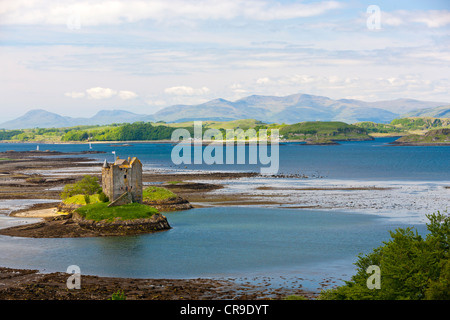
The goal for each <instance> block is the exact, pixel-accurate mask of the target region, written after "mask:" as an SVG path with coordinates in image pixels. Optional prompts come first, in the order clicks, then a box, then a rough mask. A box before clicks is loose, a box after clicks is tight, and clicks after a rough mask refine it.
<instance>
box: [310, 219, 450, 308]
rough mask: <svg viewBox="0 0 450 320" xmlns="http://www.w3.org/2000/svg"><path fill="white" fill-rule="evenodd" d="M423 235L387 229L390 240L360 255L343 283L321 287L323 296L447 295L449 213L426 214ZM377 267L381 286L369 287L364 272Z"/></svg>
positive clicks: (388, 297) (397, 297)
mask: <svg viewBox="0 0 450 320" xmlns="http://www.w3.org/2000/svg"><path fill="white" fill-rule="evenodd" d="M427 218H428V219H429V223H427V229H428V231H429V233H428V234H427V235H426V237H425V238H424V237H422V236H421V235H419V234H418V232H417V230H415V229H414V228H405V229H402V228H399V229H396V230H395V231H391V232H390V236H391V239H390V241H387V242H384V245H382V246H380V247H378V248H375V249H374V250H373V252H371V253H369V254H367V255H359V256H358V260H357V262H356V263H355V265H356V266H357V272H356V274H355V275H354V276H353V277H352V278H351V280H350V281H347V282H346V283H345V285H343V286H340V287H338V288H335V289H330V290H326V291H323V292H322V293H321V295H320V297H319V298H320V299H323V300H403V299H407V300H423V299H432V300H437V299H444V300H449V299H450V257H449V247H450V241H449V239H450V217H449V215H448V214H441V213H439V212H438V213H436V214H432V215H427ZM370 265H376V266H379V267H380V274H381V277H380V279H381V281H380V289H369V288H368V286H367V279H368V277H369V276H370V274H368V273H367V272H366V270H367V268H368V267H369V266H370Z"/></svg>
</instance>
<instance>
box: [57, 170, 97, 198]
mask: <svg viewBox="0 0 450 320" xmlns="http://www.w3.org/2000/svg"><path fill="white" fill-rule="evenodd" d="M101 191H102V187H101V186H100V184H99V183H98V178H97V177H93V176H89V175H87V176H84V178H83V179H82V180H81V181H78V182H77V183H74V184H67V185H65V186H64V189H63V192H62V193H61V198H62V199H66V198H68V197H72V196H74V195H78V194H81V195H93V194H96V193H99V192H101Z"/></svg>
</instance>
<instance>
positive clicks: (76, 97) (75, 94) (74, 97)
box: [64, 91, 84, 99]
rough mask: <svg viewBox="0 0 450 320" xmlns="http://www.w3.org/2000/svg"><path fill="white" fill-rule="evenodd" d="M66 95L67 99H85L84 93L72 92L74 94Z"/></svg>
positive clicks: (67, 93)
mask: <svg viewBox="0 0 450 320" xmlns="http://www.w3.org/2000/svg"><path fill="white" fill-rule="evenodd" d="M64 95H65V96H66V97H70V98H73V99H78V98H83V97H84V92H74V91H72V92H66V93H64Z"/></svg>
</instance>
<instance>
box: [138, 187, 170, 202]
mask: <svg viewBox="0 0 450 320" xmlns="http://www.w3.org/2000/svg"><path fill="white" fill-rule="evenodd" d="M142 196H143V200H144V201H161V200H170V199H175V198H176V197H177V195H176V194H175V193H173V192H172V191H170V190H168V189H166V188H162V187H154V186H150V187H147V188H145V189H144V190H143V192H142Z"/></svg>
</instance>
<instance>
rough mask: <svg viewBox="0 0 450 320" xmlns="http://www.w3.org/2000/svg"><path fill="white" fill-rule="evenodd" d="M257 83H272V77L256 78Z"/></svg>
mask: <svg viewBox="0 0 450 320" xmlns="http://www.w3.org/2000/svg"><path fill="white" fill-rule="evenodd" d="M256 83H257V84H268V83H270V79H269V78H268V77H264V78H259V79H256Z"/></svg>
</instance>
